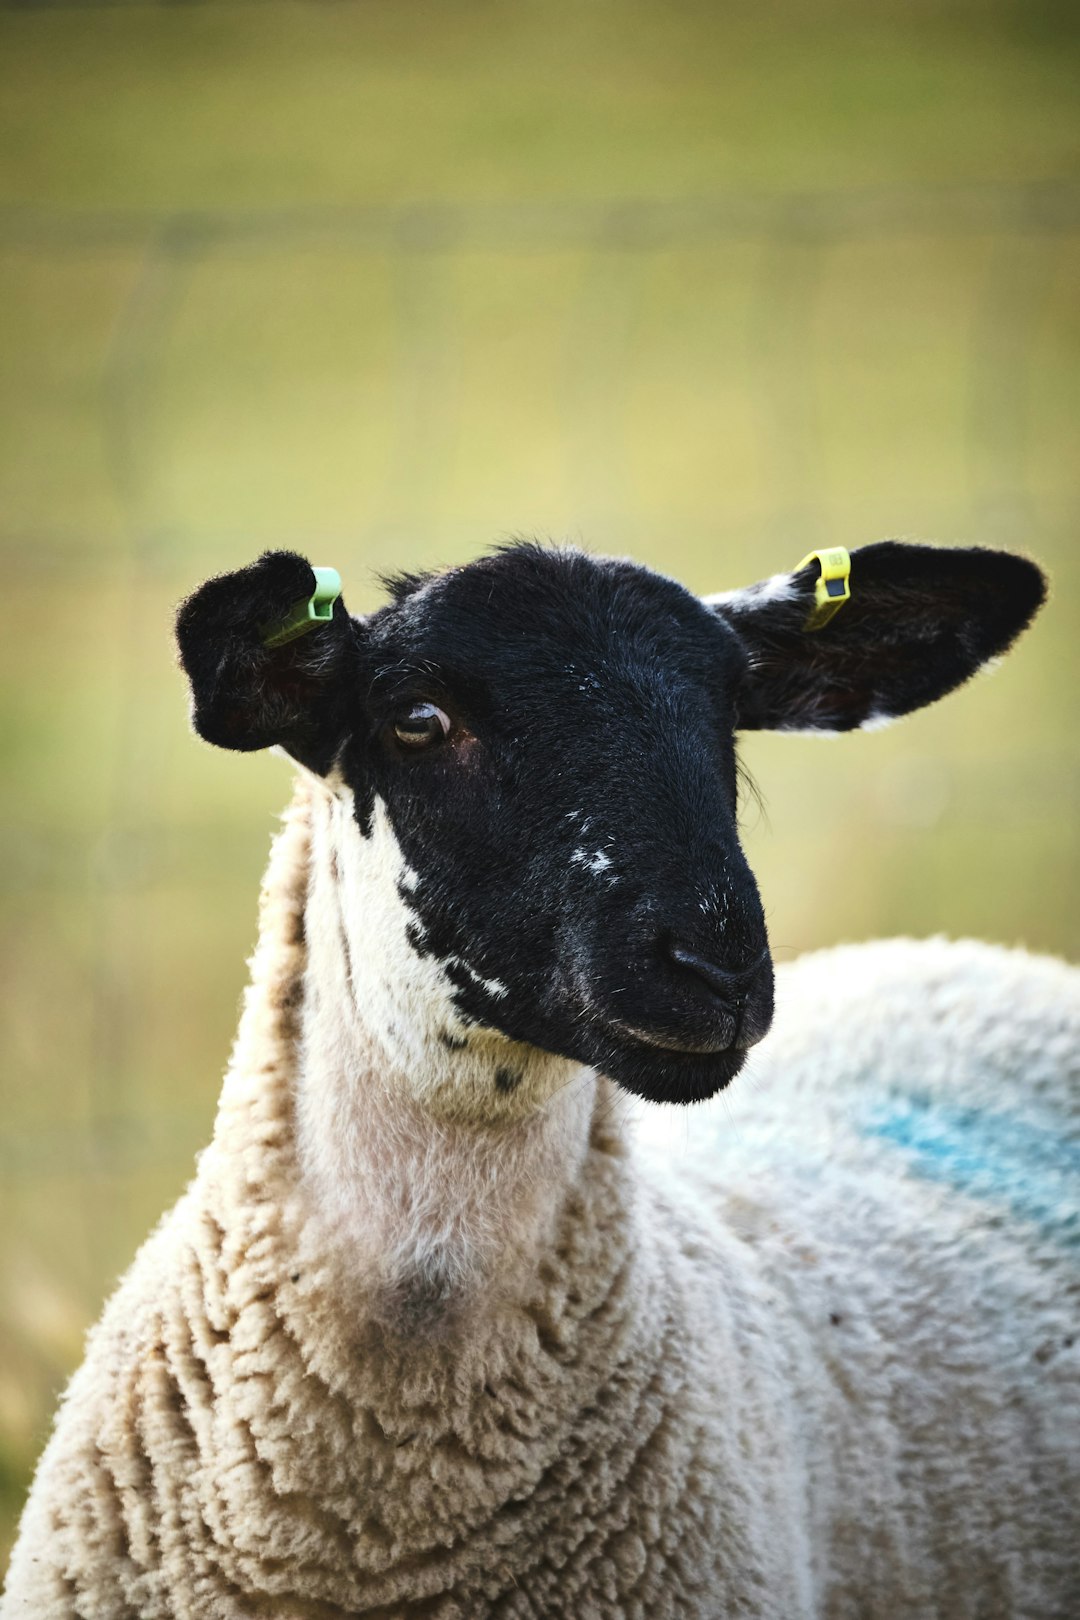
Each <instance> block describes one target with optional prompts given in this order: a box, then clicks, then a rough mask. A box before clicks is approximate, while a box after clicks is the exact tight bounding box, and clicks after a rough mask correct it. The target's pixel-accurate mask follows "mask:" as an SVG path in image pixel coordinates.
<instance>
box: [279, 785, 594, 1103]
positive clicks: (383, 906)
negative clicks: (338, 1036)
mask: <svg viewBox="0 0 1080 1620" xmlns="http://www.w3.org/2000/svg"><path fill="white" fill-rule="evenodd" d="M328 786H329V787H330V789H331V792H330V793H329V794H327V793H325V792H324V793H322V794H321V795H319V796H318V799H317V800H316V802H315V805H314V807H313V809H314V816H313V874H312V892H311V897H310V899H309V911H310V917H309V922H310V924H311V932H310V943H309V975H310V977H311V979H312V981H313V989H314V994H313V996H312V997H311V1004H312V1005H313V1006H318V1007H320V1008H323V1009H324V1010H325V1012H326V1017H327V1018H329V1019H331V1020H334V1021H337V1022H339V1023H340V1022H341V1020H342V1019H343V1018H344V1019H345V1020H346V1022H347V1023H348V1025H349V1026H350V1027H351V1028H352V1029H353V1030H354V1031H355V1030H356V1029H357V1028H358V1027H362V1028H363V1031H364V1036H365V1040H366V1042H367V1044H368V1045H369V1046H377V1047H378V1048H379V1049H380V1051H381V1052H382V1054H383V1059H382V1063H383V1066H384V1067H385V1068H386V1070H387V1071H388V1072H391V1073H393V1074H394V1075H396V1076H397V1077H398V1079H397V1083H398V1084H400V1085H401V1086H402V1087H404V1088H405V1089H406V1090H407V1091H408V1092H409V1093H410V1094H411V1095H412V1096H413V1097H414V1098H415V1099H416V1100H418V1101H421V1102H422V1103H423V1104H424V1106H425V1107H427V1108H429V1109H431V1110H432V1111H434V1112H438V1113H440V1114H450V1115H460V1114H462V1113H471V1112H474V1111H476V1112H479V1113H480V1114H481V1115H482V1116H483V1117H485V1118H487V1117H492V1116H503V1115H506V1114H514V1115H516V1114H520V1113H522V1112H527V1111H528V1110H529V1109H531V1108H535V1107H536V1106H537V1105H538V1104H539V1103H541V1102H543V1101H544V1100H546V1098H547V1097H548V1096H550V1094H551V1089H552V1087H553V1086H555V1085H557V1084H559V1083H560V1081H559V1079H558V1076H561V1075H562V1073H563V1071H564V1070H565V1069H566V1067H567V1064H566V1060H565V1059H561V1058H554V1057H552V1056H551V1055H550V1054H548V1053H543V1052H540V1051H539V1050H538V1049H537V1048H536V1047H532V1046H524V1045H522V1044H521V1043H520V1042H516V1041H512V1040H510V1039H509V1037H508V1036H505V1035H503V1034H502V1032H501V1031H499V1030H496V1029H492V1028H490V1027H489V1026H486V1025H479V1026H478V1025H476V1024H473V1023H472V1022H471V1021H470V1020H469V1019H468V1018H466V1017H465V1016H463V1015H462V1013H461V1011H460V1010H459V1008H458V1006H457V1001H456V997H457V987H456V986H455V984H454V981H453V979H452V977H451V974H450V972H449V971H448V968H449V967H450V966H451V965H452V966H453V967H455V968H457V969H460V971H462V972H464V973H466V974H467V975H468V976H469V978H470V979H471V980H472V982H473V983H474V984H476V985H478V986H479V987H480V988H481V989H483V990H484V991H485V992H486V993H487V994H488V995H490V996H492V997H494V998H497V999H500V1000H501V999H502V998H504V997H505V996H507V995H509V988H508V986H507V985H506V984H504V983H503V982H502V980H500V979H497V978H492V977H485V976H484V975H483V974H482V973H480V972H479V971H478V970H477V969H476V968H475V967H473V965H472V964H471V963H470V962H468V961H466V960H465V959H464V958H462V957H454V958H452V959H451V962H449V963H448V962H443V961H439V960H438V959H437V958H435V957H434V956H423V955H421V954H420V953H419V952H418V951H417V950H416V949H415V948H414V946H413V944H412V943H411V942H410V937H409V936H410V933H413V932H414V930H415V928H416V927H417V926H418V920H417V917H416V914H415V913H414V911H413V909H412V907H411V906H410V905H409V904H408V900H407V899H406V898H403V894H402V890H403V889H404V890H405V891H406V892H410V891H412V890H413V889H415V888H416V886H417V883H418V882H419V878H418V875H417V874H416V873H415V872H411V871H410V868H409V867H408V864H407V863H406V861H405V858H404V855H403V854H402V851H401V846H400V845H399V843H398V841H397V838H396V836H395V834H394V830H393V827H392V825H391V823H390V818H389V815H388V814H387V810H386V806H385V804H384V803H383V802H382V800H381V799H376V801H375V805H374V808H373V812H372V821H371V832H370V835H369V836H368V837H366V838H365V837H364V836H363V834H362V833H361V832H360V829H359V827H358V825H357V822H356V816H355V813H354V805H353V797H352V793H351V792H350V790H349V789H348V787H347V786H346V785H345V784H344V783H342V782H341V780H340V778H339V777H338V776H337V775H336V773H335V774H334V777H333V779H332V780H331V781H330V783H329V784H328ZM447 1042H449V1045H448V1044H447ZM500 1071H509V1072H511V1073H513V1075H514V1076H515V1085H514V1086H513V1088H512V1090H509V1091H508V1090H505V1089H504V1090H503V1091H502V1092H500V1091H498V1090H497V1088H496V1085H495V1077H496V1074H497V1073H498V1072H500ZM518 1076H520V1078H519V1079H518V1078H516V1077H518Z"/></svg>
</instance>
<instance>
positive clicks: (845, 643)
mask: <svg viewBox="0 0 1080 1620" xmlns="http://www.w3.org/2000/svg"><path fill="white" fill-rule="evenodd" d="M819 575H820V569H819V565H818V563H817V562H811V563H808V564H807V566H806V567H804V568H800V569H798V570H797V571H796V572H795V573H792V574H778V575H776V576H774V578H772V579H768V580H763V581H762V582H761V583H760V584H758V585H750V586H748V587H747V588H746V589H745V590H741V591H729V592H726V593H724V594H723V595H719V596H710V597H706V598H705V601H706V602H707V603H708V605H709V606H710V607H712V608H713V609H714V611H715V612H717V613H719V614H721V615H722V616H723V617H724V619H726V620H727V622H728V623H729V624H730V625H731V627H732V629H733V630H735V631H736V632H737V633H738V635H739V637H740V639H741V640H742V642H743V644H744V646H745V647H746V650H747V652H748V653H749V655H750V668H749V673H748V676H747V678H746V682H745V684H744V687H743V690H742V692H741V694H740V698H739V704H738V725H739V726H740V727H741V728H744V729H748V730H755V731H756V730H766V731H803V730H806V731H851V730H854V729H855V728H856V727H858V726H870V727H872V726H874V725H883V724H885V723H886V722H887V721H889V720H892V719H895V718H897V717H898V716H899V715H902V714H909V713H910V712H911V710H912V709H918V708H921V707H922V706H923V704H926V703H933V702H934V701H935V699H936V698H939V697H944V695H945V693H946V692H951V691H952V690H953V688H954V687H957V686H959V685H960V684H961V682H963V681H966V680H967V678H968V676H969V675H973V674H974V673H975V671H976V670H977V669H978V668H979V667H980V665H982V664H985V663H986V662H987V660H988V659H991V658H996V657H998V656H999V655H1000V654H1001V653H1003V652H1005V651H1006V649H1007V648H1008V647H1009V646H1010V645H1011V644H1012V642H1013V641H1014V640H1015V638H1016V637H1017V636H1018V635H1019V633H1020V631H1021V630H1023V629H1024V627H1025V625H1027V624H1028V623H1029V622H1030V620H1031V619H1032V617H1033V616H1034V614H1035V613H1036V611H1037V610H1038V608H1039V607H1040V606H1041V604H1042V602H1043V600H1044V598H1045V596H1046V580H1045V578H1044V576H1043V574H1042V572H1041V570H1040V569H1038V568H1037V567H1036V566H1035V564H1034V563H1032V562H1028V561H1027V559H1026V558H1024V557H1016V556H1014V555H1013V554H1012V553H1011V552H1008V551H984V550H982V549H980V548H978V547H972V548H970V549H966V550H948V549H945V548H942V547H937V546H915V545H904V544H902V543H900V542H899V541H894V540H883V541H881V542H880V543H879V544H877V545H872V546H863V547H861V548H860V549H859V550H858V551H853V552H852V554H851V575H850V589H851V597H850V600H849V601H846V602H844V603H843V605H842V606H841V607H840V608H839V610H838V611H836V612H835V613H834V614H833V616H832V617H831V618H830V619H829V621H828V623H827V624H825V625H824V626H823V627H822V628H820V629H814V628H808V623H809V621H810V620H811V617H812V612H813V609H814V606H815V592H816V588H817V584H818V579H819Z"/></svg>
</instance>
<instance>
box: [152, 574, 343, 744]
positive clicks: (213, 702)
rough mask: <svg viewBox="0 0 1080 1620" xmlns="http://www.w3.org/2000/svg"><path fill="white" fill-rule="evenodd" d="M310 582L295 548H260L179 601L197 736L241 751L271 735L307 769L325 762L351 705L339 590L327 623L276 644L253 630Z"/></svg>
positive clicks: (307, 591) (278, 614)
mask: <svg viewBox="0 0 1080 1620" xmlns="http://www.w3.org/2000/svg"><path fill="white" fill-rule="evenodd" d="M314 589H315V575H314V573H313V572H312V568H311V564H310V563H308V562H307V561H305V559H304V558H303V557H298V556H297V555H296V553H295V552H291V551H267V552H264V554H263V555H262V557H260V558H259V561H258V562H256V563H252V564H251V566H250V567H249V568H241V569H240V570H239V571H238V572H237V573H235V574H221V575H219V576H218V577H217V578H216V579H210V580H207V581H206V583H205V585H201V586H200V587H199V589H198V590H197V591H195V592H193V594H192V595H191V596H189V597H188V599H187V600H186V601H185V602H183V603H182V604H181V606H180V609H179V612H178V613H177V616H176V639H177V643H178V645H179V648H180V659H181V662H182V663H183V666H184V669H185V670H186V671H187V675H188V679H189V680H190V682H191V693H192V724H193V725H194V727H195V730H196V731H197V732H198V733H199V736H200V737H205V739H206V741H207V742H212V743H217V744H218V746H219V747H221V748H236V749H242V750H245V751H246V750H250V749H254V748H269V747H272V746H273V745H274V744H280V745H281V746H282V747H284V748H287V749H288V751H289V753H290V754H292V756H293V758H294V759H298V760H299V761H300V762H301V764H304V765H307V766H309V767H310V768H311V769H312V770H316V771H319V772H320V773H322V774H325V772H326V771H327V770H329V768H330V764H331V762H332V760H333V757H334V753H335V751H336V748H337V745H338V743H339V742H340V740H341V737H342V735H343V734H344V732H345V730H346V729H347V728H348V726H349V724H350V723H351V716H352V714H353V711H354V709H355V701H356V688H357V684H358V680H359V674H360V659H359V652H358V643H357V635H356V625H355V622H354V621H353V620H352V619H351V618H350V617H349V614H348V613H347V611H346V609H345V604H344V602H343V601H341V599H340V598H339V599H338V601H337V602H336V603H335V604H334V617H333V619H332V621H331V622H330V623H329V624H327V625H319V626H317V627H316V628H315V629H313V630H312V631H310V632H309V633H308V634H307V635H305V636H300V637H299V638H298V639H297V640H296V641H290V642H287V643H286V644H285V646H283V647H277V648H273V649H271V648H267V647H265V646H264V645H263V641H262V636H261V634H260V626H263V625H266V624H268V623H269V624H272V623H275V622H278V621H280V620H281V619H283V618H284V616H285V614H286V613H287V612H288V610H289V609H290V608H291V607H292V606H293V604H294V603H295V602H298V601H299V600H300V599H301V598H302V597H305V596H310V595H311V593H312V592H313V591H314Z"/></svg>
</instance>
